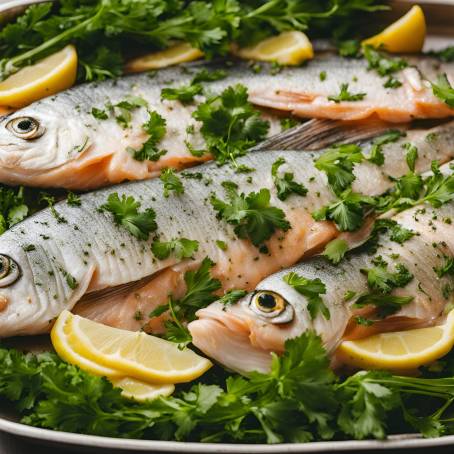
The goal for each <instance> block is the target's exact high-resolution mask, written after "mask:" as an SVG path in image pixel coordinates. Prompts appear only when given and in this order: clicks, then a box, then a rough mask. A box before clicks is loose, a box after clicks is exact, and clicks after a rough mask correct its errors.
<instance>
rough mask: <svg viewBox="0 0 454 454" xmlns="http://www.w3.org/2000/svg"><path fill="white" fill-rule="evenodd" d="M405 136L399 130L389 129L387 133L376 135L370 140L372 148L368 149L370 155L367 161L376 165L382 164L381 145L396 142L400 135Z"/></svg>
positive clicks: (383, 159) (383, 156) (383, 157)
mask: <svg viewBox="0 0 454 454" xmlns="http://www.w3.org/2000/svg"><path fill="white" fill-rule="evenodd" d="M403 136H405V133H403V132H402V131H399V130H391V131H388V132H387V133H385V134H383V135H381V136H380V137H377V138H376V139H374V140H373V142H372V148H371V151H370V155H369V157H368V158H367V159H368V161H370V162H372V163H374V164H376V165H377V166H382V165H383V164H384V163H385V155H384V154H383V146H384V145H386V144H388V143H392V142H396V141H397V140H399V139H400V138H401V137H403Z"/></svg>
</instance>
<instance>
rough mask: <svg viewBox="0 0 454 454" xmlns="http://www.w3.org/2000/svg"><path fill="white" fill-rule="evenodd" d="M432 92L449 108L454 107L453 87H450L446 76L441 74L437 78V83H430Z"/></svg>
mask: <svg viewBox="0 0 454 454" xmlns="http://www.w3.org/2000/svg"><path fill="white" fill-rule="evenodd" d="M432 91H433V94H434V95H435V96H436V97H437V98H438V99H441V100H442V101H443V102H444V103H445V104H447V105H448V106H449V107H454V87H451V84H450V83H449V80H448V77H447V76H446V74H441V75H440V76H438V77H437V81H436V82H433V83H432Z"/></svg>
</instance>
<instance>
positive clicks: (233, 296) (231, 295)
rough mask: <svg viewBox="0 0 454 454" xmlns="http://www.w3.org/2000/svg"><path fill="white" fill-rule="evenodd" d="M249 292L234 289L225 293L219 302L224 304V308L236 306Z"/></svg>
mask: <svg viewBox="0 0 454 454" xmlns="http://www.w3.org/2000/svg"><path fill="white" fill-rule="evenodd" d="M246 295H247V292H246V290H237V289H232V290H229V291H228V292H226V293H224V295H222V297H221V298H219V302H220V303H221V304H224V306H228V305H232V304H235V303H236V302H237V301H239V300H240V299H241V298H243V296H246Z"/></svg>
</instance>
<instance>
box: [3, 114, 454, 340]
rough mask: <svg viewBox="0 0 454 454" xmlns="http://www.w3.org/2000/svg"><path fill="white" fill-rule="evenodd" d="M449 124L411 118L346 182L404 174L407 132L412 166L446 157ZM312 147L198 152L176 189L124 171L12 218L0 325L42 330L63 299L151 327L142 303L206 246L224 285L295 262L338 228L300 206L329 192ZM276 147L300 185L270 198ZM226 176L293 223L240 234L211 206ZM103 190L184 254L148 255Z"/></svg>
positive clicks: (381, 181) (251, 281)
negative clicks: (212, 159)
mask: <svg viewBox="0 0 454 454" xmlns="http://www.w3.org/2000/svg"><path fill="white" fill-rule="evenodd" d="M453 128H454V123H453V122H451V123H448V124H445V125H442V126H440V127H437V128H434V129H431V130H412V131H409V132H408V134H407V137H402V138H401V139H399V140H398V141H397V142H394V143H388V144H386V145H385V146H384V147H383V153H384V156H385V161H384V164H383V166H380V167H379V166H376V165H375V164H372V163H371V162H369V161H364V162H362V163H360V164H357V165H356V167H355V169H354V173H355V175H356V180H355V181H354V183H353V190H354V191H357V192H362V193H364V194H367V195H377V194H381V193H384V192H385V191H386V190H388V189H389V188H390V187H391V185H392V181H391V179H390V177H399V176H402V175H404V174H406V173H407V171H408V168H407V164H406V163H405V159H404V156H405V153H406V150H405V149H404V148H403V146H402V145H403V143H405V142H407V141H410V142H411V143H413V144H414V145H415V146H417V147H418V149H419V158H418V160H417V162H416V170H417V171H418V172H422V171H425V170H427V169H429V168H430V163H431V162H432V160H434V159H438V160H439V161H441V162H447V161H449V160H451V159H453V158H454V146H453V134H452V131H453ZM368 146H369V147H370V142H369V145H368ZM368 146H367V145H365V147H364V148H365V150H367V148H368ZM321 154H322V152H301V151H291V150H288V151H278V150H277V151H267V152H260V151H257V152H254V153H250V154H249V155H247V156H245V157H243V158H241V159H239V163H240V164H244V165H246V166H248V167H251V168H254V169H255V171H254V172H252V173H250V174H241V173H235V171H234V170H232V169H231V168H230V167H229V166H224V167H218V166H217V165H216V164H215V163H207V164H203V165H202V166H201V167H199V168H197V169H193V170H189V171H186V172H185V175H186V177H185V176H183V175H180V176H181V179H182V181H183V183H184V194H181V195H171V196H170V197H168V198H165V197H164V196H163V188H162V183H161V181H159V180H148V181H143V182H133V183H129V184H123V185H120V186H117V187H116V188H115V189H104V190H100V191H97V192H94V193H90V194H86V195H83V196H82V197H81V202H82V204H81V206H80V207H73V206H69V205H68V204H67V203H66V202H61V203H59V204H57V205H55V209H54V213H53V211H52V210H51V209H45V210H43V211H41V212H39V213H37V214H35V215H34V216H32V217H30V218H28V219H26V220H24V221H23V222H21V223H20V224H17V225H15V226H13V227H12V228H11V229H10V230H8V231H7V232H6V233H5V234H3V235H2V236H0V254H1V255H0V258H1V259H2V260H3V268H2V273H1V275H0V299H1V300H2V301H3V304H2V306H1V308H2V310H1V311H0V336H2V337H6V336H13V335H24V334H35V333H42V332H45V331H47V330H48V329H49V327H50V326H51V323H52V321H53V319H54V318H55V317H56V316H58V315H59V314H60V313H61V311H62V310H64V309H73V308H74V311H75V312H76V313H79V314H80V315H83V316H86V317H89V318H91V319H93V320H97V321H99V322H102V323H105V324H108V325H112V326H117V327H120V328H125V329H131V330H137V329H140V328H144V329H146V330H147V331H152V332H156V331H157V330H159V329H160V328H162V319H160V318H159V317H157V318H153V319H148V317H147V314H149V313H150V312H151V311H152V310H153V309H154V308H155V307H156V306H159V305H161V304H164V303H165V302H166V301H167V298H168V295H169V293H172V294H173V295H174V296H175V297H176V298H178V297H180V296H181V295H182V294H184V292H185V283H184V279H183V276H184V272H185V271H186V270H188V269H191V268H194V267H197V266H198V264H200V262H201V261H202V260H203V258H204V257H206V256H208V257H210V258H211V259H212V260H213V261H214V262H215V263H216V265H215V266H214V268H213V269H212V275H213V277H216V278H218V279H220V281H221V283H222V288H223V289H224V290H228V289H230V288H244V289H248V290H252V289H253V288H254V287H255V286H256V285H257V283H258V282H260V281H261V280H262V279H263V278H264V277H266V276H268V275H270V274H272V273H275V272H277V271H279V270H280V269H284V268H288V267H289V266H292V265H294V264H295V263H297V262H298V261H299V260H301V258H302V257H303V256H307V255H308V254H310V253H312V252H313V251H317V250H319V249H320V248H321V247H323V245H324V244H326V243H327V242H328V241H330V240H332V239H333V238H335V237H336V236H337V235H338V234H339V232H338V230H337V229H336V228H335V226H334V224H332V223H330V222H326V221H323V222H316V221H315V220H314V219H313V218H312V215H311V213H312V212H313V211H314V210H315V209H317V208H320V207H321V206H322V205H325V204H327V203H329V202H332V201H333V200H335V196H334V194H333V193H332V192H331V190H330V188H329V186H328V185H327V178H326V175H325V173H323V172H321V171H319V170H317V169H316V168H315V166H314V159H315V158H318V157H319V156H321ZM280 157H283V158H284V159H285V161H286V163H285V164H284V165H283V166H282V167H281V168H280V169H279V170H280V171H281V172H293V174H294V180H295V181H296V182H299V183H302V184H304V185H305V186H306V188H307V189H308V193H307V195H306V196H304V197H302V196H299V195H296V194H293V195H291V196H290V197H288V198H287V199H286V200H285V201H281V200H279V199H278V197H277V192H276V188H275V186H274V181H273V178H272V175H271V167H272V164H273V163H274V162H275V161H276V160H277V159H278V158H280ZM188 176H189V177H192V178H188ZM225 181H230V182H234V183H236V184H237V185H238V191H239V192H240V193H241V192H243V193H245V194H248V193H250V192H252V191H258V190H260V189H263V188H265V189H268V190H269V191H270V194H271V205H272V206H274V207H277V208H280V209H282V210H283V212H284V213H285V216H286V219H287V220H288V221H289V222H290V224H291V226H292V228H290V229H289V230H287V231H286V232H283V231H279V230H278V231H277V232H275V234H274V235H273V236H272V237H271V238H270V239H269V240H268V241H266V242H265V244H266V246H267V249H268V253H260V252H259V250H258V249H257V248H256V247H255V246H254V245H253V244H252V243H251V242H250V241H249V240H246V239H239V238H238V237H237V236H236V235H235V233H234V231H233V227H232V226H231V225H229V224H227V223H225V222H224V221H223V220H219V219H217V218H216V212H215V210H214V209H213V207H212V206H211V204H210V202H209V196H210V194H212V193H214V194H216V195H217V196H218V197H220V198H223V197H224V188H223V187H222V183H223V182H225ZM112 192H117V193H118V194H119V195H120V196H122V195H126V196H133V197H134V198H135V199H136V200H137V201H139V202H140V203H141V204H142V206H141V209H147V208H150V207H152V208H153V209H154V210H155V212H156V222H157V224H158V230H157V232H156V238H158V239H159V240H160V241H170V240H173V239H177V238H188V239H191V240H197V241H198V242H199V248H198V250H197V252H195V253H194V255H193V257H192V260H191V259H186V260H181V259H177V258H176V257H175V256H173V255H171V256H170V257H169V258H167V259H165V260H158V259H157V258H156V257H154V256H153V254H152V253H151V251H150V246H151V243H152V241H153V240H154V237H153V238H150V239H149V240H148V241H142V240H138V239H136V238H135V237H133V236H132V235H131V234H130V233H129V232H128V231H127V230H126V229H124V228H123V227H121V226H116V225H115V223H114V222H113V217H112V215H111V213H108V212H105V211H103V212H101V211H99V208H100V207H101V206H102V205H103V204H104V203H105V202H106V200H107V197H108V195H109V194H111V193H112ZM55 211H56V212H57V214H58V216H55ZM217 241H222V242H224V243H225V244H226V245H227V249H226V250H223V249H221V248H219V247H218V244H217ZM137 314H139V316H137Z"/></svg>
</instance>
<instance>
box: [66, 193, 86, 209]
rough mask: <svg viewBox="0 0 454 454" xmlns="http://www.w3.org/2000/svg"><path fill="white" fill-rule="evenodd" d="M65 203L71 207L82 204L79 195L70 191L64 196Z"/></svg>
mask: <svg viewBox="0 0 454 454" xmlns="http://www.w3.org/2000/svg"><path fill="white" fill-rule="evenodd" d="M66 203H67V204H68V205H69V206H71V207H80V206H81V205H82V200H81V199H80V196H79V195H77V194H74V192H71V191H70V192H68V195H67V196H66Z"/></svg>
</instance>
